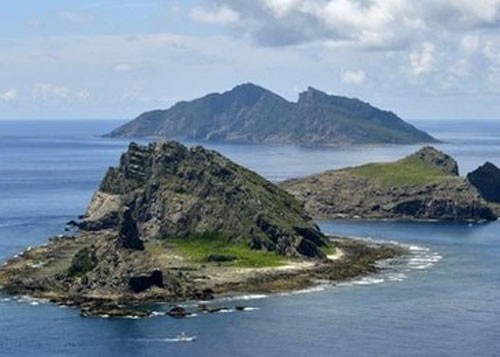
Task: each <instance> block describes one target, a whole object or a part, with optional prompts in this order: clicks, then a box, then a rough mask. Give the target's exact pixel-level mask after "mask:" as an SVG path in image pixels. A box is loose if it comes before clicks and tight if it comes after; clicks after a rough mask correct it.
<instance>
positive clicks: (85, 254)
mask: <svg viewBox="0 0 500 357" xmlns="http://www.w3.org/2000/svg"><path fill="white" fill-rule="evenodd" d="M70 223H71V224H72V225H75V226H77V227H78V228H79V232H78V233H77V234H76V235H68V236H58V237H53V238H51V239H50V240H49V242H48V243H47V244H45V245H43V246H40V247H34V248H29V249H27V250H25V251H24V252H22V253H20V254H19V255H18V256H16V257H14V258H12V259H10V260H8V261H6V262H5V263H4V264H3V266H2V267H1V268H0V287H1V289H2V290H3V291H4V292H6V293H8V294H16V295H27V296H31V297H35V298H41V299H48V300H49V301H52V302H55V303H59V304H64V305H69V306H76V307H78V308H79V309H80V310H81V314H82V315H83V316H94V315H99V316H107V317H110V316H111V317H117V316H128V315H132V316H149V315H150V314H151V313H152V311H151V310H148V309H147V308H146V307H145V305H144V304H145V303H154V302H161V303H172V304H175V303H177V302H180V301H185V300H197V301H207V300H211V299H213V298H214V297H215V296H221V295H225V294H238V293H247V292H277V291H284V290H293V289H301V288H306V287H310V286H313V285H314V284H316V283H317V282H318V281H319V280H325V279H326V280H330V281H339V280H345V279H352V278H354V277H357V276H360V275H363V274H372V273H375V272H377V269H378V267H377V262H378V261H379V260H381V259H389V258H393V257H396V256H398V255H401V254H404V253H405V251H404V250H403V249H402V248H400V247H397V246H393V245H377V244H373V243H366V242H360V241H356V240H352V239H341V238H339V237H327V236H325V235H324V234H323V233H322V232H321V231H320V230H319V228H318V226H317V225H316V224H315V223H314V221H313V220H312V219H311V217H309V215H308V214H307V213H306V211H305V210H304V208H303V206H302V205H301V203H299V201H297V200H296V199H295V198H294V197H293V196H292V195H290V194H289V193H287V192H285V191H284V190H283V189H281V188H279V187H277V186H276V185H274V184H272V183H271V182H269V181H267V180H265V179H264V178H262V177H261V176H259V175H258V174H256V173H254V172H252V171H250V170H248V169H245V168H244V167H242V166H240V165H237V164H236V163H234V162H232V161H230V160H229V159H227V158H225V157H224V156H222V155H221V154H219V153H217V152H215V151H211V150H207V149H205V148H203V147H199V146H196V147H192V148H187V147H185V146H184V145H182V144H179V143H177V142H173V141H163V142H156V143H152V144H149V145H147V146H141V145H137V144H135V143H131V144H130V145H129V147H128V150H127V151H126V152H125V153H123V155H122V156H121V158H120V163H119V165H118V166H117V167H111V168H109V170H108V171H107V173H106V175H105V177H104V179H103V180H102V182H101V184H100V187H99V190H98V191H97V192H96V193H95V194H94V195H93V197H92V200H91V202H90V204H89V206H88V209H87V211H86V213H85V214H84V215H83V217H82V218H81V220H80V221H79V222H76V221H73V222H70ZM240 308H242V307H240ZM200 309H202V310H203V311H206V310H210V308H207V307H206V306H205V305H200ZM168 313H169V314H170V315H171V316H174V317H182V316H186V314H187V312H186V311H185V309H184V308H182V307H180V306H173V307H172V308H171V310H170V311H169V312H168Z"/></svg>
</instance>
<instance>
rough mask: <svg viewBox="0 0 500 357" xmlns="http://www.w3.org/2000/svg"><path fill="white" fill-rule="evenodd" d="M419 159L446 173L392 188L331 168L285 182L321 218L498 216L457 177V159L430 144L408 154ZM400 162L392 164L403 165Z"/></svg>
mask: <svg viewBox="0 0 500 357" xmlns="http://www.w3.org/2000/svg"><path fill="white" fill-rule="evenodd" d="M415 158H417V159H418V160H419V161H420V163H421V162H424V163H425V164H427V167H430V168H432V169H439V170H440V171H441V172H442V173H443V175H442V176H439V177H437V178H436V181H431V182H428V183H425V184H419V185H415V184H411V185H404V184H401V185H397V186H391V185H386V184H384V182H383V181H378V180H377V179H375V178H370V177H366V176H362V175H359V174H357V173H356V168H354V169H353V170H350V169H344V170H334V171H326V172H324V173H320V174H317V175H313V176H309V177H306V178H303V179H296V180H290V181H287V182H284V183H282V184H281V187H283V188H285V189H286V190H287V191H288V192H290V193H292V194H293V195H295V196H296V197H297V198H298V199H299V200H300V201H302V202H303V203H304V205H305V208H306V210H307V211H308V213H309V214H311V215H312V216H314V217H315V218H369V219H424V220H426V219H432V220H434V219H437V220H458V221H483V220H494V219H496V214H495V212H494V211H493V210H492V208H491V207H490V206H489V205H488V203H487V202H485V201H484V199H483V198H482V197H481V195H480V194H479V192H478V190H476V188H475V187H473V186H472V185H471V184H470V182H469V181H467V180H466V179H464V178H462V177H459V176H457V174H458V166H457V163H456V161H455V160H454V159H453V158H451V157H450V156H449V155H446V154H444V153H442V152H440V151H438V150H436V149H434V148H431V147H424V148H422V149H421V150H419V151H417V152H416V153H415V154H412V155H410V156H408V157H407V158H406V160H407V161H406V162H408V159H410V161H411V160H412V159H415ZM398 162H399V161H396V162H395V163H391V164H392V165H397V163H398Z"/></svg>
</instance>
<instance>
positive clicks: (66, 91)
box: [33, 83, 90, 103]
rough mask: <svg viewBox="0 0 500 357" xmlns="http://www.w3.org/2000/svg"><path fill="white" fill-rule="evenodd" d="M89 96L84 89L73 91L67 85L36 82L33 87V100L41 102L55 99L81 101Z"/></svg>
mask: <svg viewBox="0 0 500 357" xmlns="http://www.w3.org/2000/svg"><path fill="white" fill-rule="evenodd" d="M89 97H90V93H89V92H88V91H87V90H85V89H82V90H77V91H74V90H72V89H70V88H68V87H65V86H62V85H57V84H54V83H36V84H35V85H34V87H33V100H34V101H36V102H41V103H48V102H55V101H61V100H63V101H74V100H78V101H83V100H86V99H87V98H89Z"/></svg>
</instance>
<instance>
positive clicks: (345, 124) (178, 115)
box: [108, 83, 436, 145]
mask: <svg viewBox="0 0 500 357" xmlns="http://www.w3.org/2000/svg"><path fill="white" fill-rule="evenodd" d="M108 135H109V136H112V137H144V136H153V137H166V138H185V139H191V140H210V141H227V142H247V143H286V144H333V145H339V144H373V143H392V144H412V143H423V142H429V143H431V142H436V140H435V139H434V138H433V137H431V136H430V135H428V134H427V133H425V132H422V131H420V130H418V129H416V128H415V127H413V126H412V125H410V124H408V123H406V122H404V121H403V120H402V119H400V118H399V117H398V116H396V115H395V114H394V113H392V112H388V111H384V110H380V109H378V108H375V107H373V106H371V105H370V104H368V103H365V102H362V101H360V100H358V99H351V98H346V97H340V96H334V95H328V94H326V93H323V92H321V91H319V90H317V89H314V88H308V90H307V91H305V92H303V93H301V94H300V95H299V99H298V101H297V102H289V101H287V100H285V99H284V98H282V97H280V96H278V95H277V94H275V93H272V92H271V91H269V90H266V89H264V88H262V87H259V86H256V85H254V84H251V83H247V84H242V85H239V86H236V87H235V88H233V89H232V90H230V91H227V92H224V93H222V94H219V93H212V94H209V95H206V96H204V97H202V98H198V99H195V100H192V101H189V102H186V101H182V102H179V103H177V104H175V105H174V106H172V107H171V108H169V109H166V110H154V111H150V112H146V113H143V114H141V115H140V116H138V117H137V118H136V119H134V120H132V121H130V122H129V123H127V124H125V125H123V126H121V127H119V128H117V129H115V130H113V131H112V132H111V133H110V134H108Z"/></svg>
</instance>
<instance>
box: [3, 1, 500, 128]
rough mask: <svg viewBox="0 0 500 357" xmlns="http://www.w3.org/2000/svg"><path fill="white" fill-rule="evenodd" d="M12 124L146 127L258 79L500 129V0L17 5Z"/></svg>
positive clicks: (11, 23)
mask: <svg viewBox="0 0 500 357" xmlns="http://www.w3.org/2000/svg"><path fill="white" fill-rule="evenodd" d="M0 33H1V36H0V118H4V119H5V118H119V119H129V118H134V117H136V116H137V115H138V114H140V113H142V112H144V111H147V110H152V109H157V108H168V107H169V106H171V105H172V104H174V103H175V102H177V101H179V100H190V99H194V98H197V97H200V96H203V95H205V94H207V93H211V92H223V91H226V90H229V89H231V88H233V87H234V86H236V85H238V84H240V83H246V82H252V83H255V84H258V85H261V86H263V87H265V88H267V89H270V90H272V91H274V92H276V93H277V94H279V95H281V96H283V97H285V98H286V99H288V100H290V101H295V100H297V97H298V94H299V93H300V92H301V91H304V90H306V89H307V87H309V86H311V87H314V88H316V89H319V90H322V91H325V92H327V93H330V94H336V95H343V96H348V97H356V98H359V99H361V100H363V101H366V102H369V103H371V104H372V105H375V106H377V107H380V108H382V109H386V110H391V111H393V112H395V113H396V114H398V115H399V116H401V117H402V118H404V119H409V120H417V119H500V0H419V1H415V0H231V1H229V0H185V1H180V0H178V1H177V0H170V1H167V0H86V1H71V0H43V1H19V0H3V1H2V11H1V13H0Z"/></svg>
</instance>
